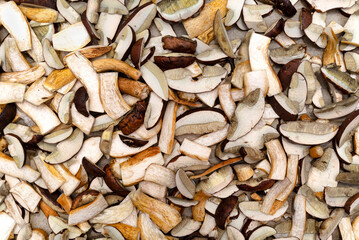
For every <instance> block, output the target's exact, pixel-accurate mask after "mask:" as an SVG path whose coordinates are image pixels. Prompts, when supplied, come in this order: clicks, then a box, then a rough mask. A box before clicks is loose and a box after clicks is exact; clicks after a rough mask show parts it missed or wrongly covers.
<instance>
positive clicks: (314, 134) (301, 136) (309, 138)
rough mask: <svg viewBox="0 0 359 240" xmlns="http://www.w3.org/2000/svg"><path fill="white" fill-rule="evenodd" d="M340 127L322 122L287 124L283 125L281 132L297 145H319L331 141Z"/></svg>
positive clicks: (280, 128)
mask: <svg viewBox="0 0 359 240" xmlns="http://www.w3.org/2000/svg"><path fill="white" fill-rule="evenodd" d="M338 129H339V128H338V126H337V125H334V124H332V123H321V122H302V121H295V122H287V123H284V124H281V125H280V127H279V131H280V132H281V133H282V134H283V135H284V136H285V137H287V138H289V139H290V140H292V141H293V142H295V143H299V144H304V145H318V144H322V143H325V142H328V141H330V140H331V139H332V138H334V137H335V135H336V134H337V132H338Z"/></svg>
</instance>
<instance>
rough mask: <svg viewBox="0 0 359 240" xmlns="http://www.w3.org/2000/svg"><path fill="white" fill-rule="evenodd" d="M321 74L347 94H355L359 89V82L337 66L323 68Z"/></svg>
mask: <svg viewBox="0 0 359 240" xmlns="http://www.w3.org/2000/svg"><path fill="white" fill-rule="evenodd" d="M320 70H321V72H322V74H323V76H324V77H325V78H326V79H328V80H329V81H330V82H331V83H333V84H334V85H335V86H336V87H337V88H339V89H340V90H343V91H344V92H346V93H354V92H356V91H357V89H358V82H357V81H356V79H354V78H352V77H351V76H350V75H349V73H346V72H342V71H340V70H339V69H338V67H336V66H331V65H329V66H325V67H322V68H321V69H320Z"/></svg>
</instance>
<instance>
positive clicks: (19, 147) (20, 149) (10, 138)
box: [4, 134, 26, 168]
mask: <svg viewBox="0 0 359 240" xmlns="http://www.w3.org/2000/svg"><path fill="white" fill-rule="evenodd" d="M4 137H5V139H6V141H7V143H8V147H7V148H8V150H9V152H10V156H11V157H12V158H13V159H14V161H15V163H16V165H17V167H18V168H22V167H23V166H24V164H25V160H26V151H25V150H24V146H23V144H22V142H21V139H20V138H19V137H17V136H16V135H13V134H7V135H5V136H4Z"/></svg>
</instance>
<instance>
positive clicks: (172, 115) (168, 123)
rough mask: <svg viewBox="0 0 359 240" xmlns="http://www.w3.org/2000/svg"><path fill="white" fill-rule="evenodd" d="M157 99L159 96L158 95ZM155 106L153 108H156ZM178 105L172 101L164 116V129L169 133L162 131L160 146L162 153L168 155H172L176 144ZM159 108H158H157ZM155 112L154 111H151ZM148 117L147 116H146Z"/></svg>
mask: <svg viewBox="0 0 359 240" xmlns="http://www.w3.org/2000/svg"><path fill="white" fill-rule="evenodd" d="M156 97H157V95H156ZM154 107H155V106H151V108H154ZM177 107H178V104H177V103H175V102H174V101H171V102H169V103H168V104H167V106H166V110H165V113H164V116H163V122H162V129H167V130H168V131H161V134H160V137H159V140H158V146H159V148H160V150H161V152H163V153H166V154H171V152H172V147H173V143H174V136H175V130H176V115H177ZM156 108H157V107H156ZM151 111H153V110H151ZM145 117H146V116H145Z"/></svg>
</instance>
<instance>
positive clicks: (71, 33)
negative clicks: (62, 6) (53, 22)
mask: <svg viewBox="0 0 359 240" xmlns="http://www.w3.org/2000/svg"><path fill="white" fill-rule="evenodd" d="M59 1H61V0H59ZM90 41H91V37H90V35H89V34H88V32H87V30H86V28H85V26H84V24H83V23H82V22H77V23H74V24H72V25H70V26H68V27H67V28H65V29H63V30H61V31H60V32H58V33H55V34H54V35H53V36H52V44H53V46H54V49H55V50H60V51H67V52H71V51H76V50H79V49H80V48H83V47H84V46H86V45H87V44H88V43H89V42H90Z"/></svg>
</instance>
